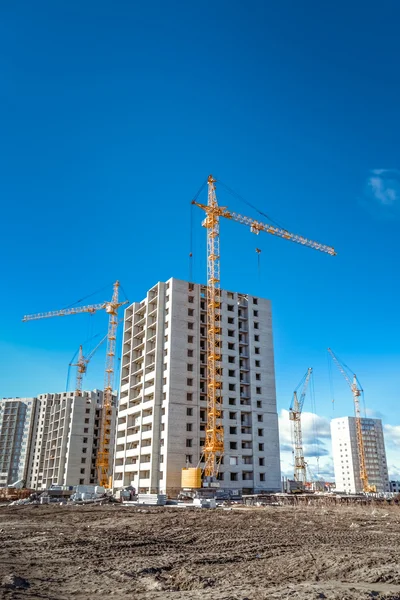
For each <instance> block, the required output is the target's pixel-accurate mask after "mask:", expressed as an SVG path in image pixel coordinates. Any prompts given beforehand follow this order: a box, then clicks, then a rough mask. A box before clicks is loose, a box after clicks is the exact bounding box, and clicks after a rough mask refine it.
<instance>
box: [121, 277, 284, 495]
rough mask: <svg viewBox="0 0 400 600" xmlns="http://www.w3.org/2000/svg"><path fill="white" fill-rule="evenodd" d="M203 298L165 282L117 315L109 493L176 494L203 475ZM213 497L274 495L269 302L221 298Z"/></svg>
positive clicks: (199, 291)
mask: <svg viewBox="0 0 400 600" xmlns="http://www.w3.org/2000/svg"><path fill="white" fill-rule="evenodd" d="M206 293H207V290H206V287H205V286H201V285H197V284H193V283H188V282H186V281H181V280H177V279H170V280H169V281H167V282H166V283H158V284H157V285H156V286H154V287H153V288H152V289H151V290H150V291H149V292H148V293H147V296H146V298H145V299H144V300H143V301H142V302H137V303H133V304H132V305H130V306H129V307H128V308H127V309H126V310H125V320H124V333H123V349H122V355H123V363H122V369H121V386H120V401H119V411H118V425H117V434H116V436H117V439H116V451H115V466H114V487H116V488H120V487H123V486H127V485H132V486H133V487H135V488H136V489H137V490H138V491H139V492H142V493H146V492H152V493H168V494H171V495H175V494H176V493H178V492H179V490H180V487H181V471H182V468H184V467H185V466H188V465H190V466H194V467H196V466H198V464H199V466H200V467H202V468H204V460H203V461H202V462H200V463H199V461H200V460H201V459H202V457H203V452H204V444H205V438H206V427H207V325H206V323H207V296H206ZM220 314H221V318H220V339H221V342H220V349H221V369H220V381H219V383H220V388H219V390H220V397H221V414H220V416H219V417H218V423H220V424H221V425H220V426H221V427H222V428H223V435H224V452H223V456H222V457H221V463H220V465H219V469H218V483H219V485H220V487H221V488H224V489H230V490H241V491H243V493H253V492H262V491H279V490H280V486H281V484H280V460H279V433H278V415H277V409H276V395H275V372H274V351H273V339H272V321H271V306H270V302H269V300H264V299H262V298H256V297H253V296H249V295H244V294H239V293H237V292H228V291H225V290H222V291H221V308H220Z"/></svg>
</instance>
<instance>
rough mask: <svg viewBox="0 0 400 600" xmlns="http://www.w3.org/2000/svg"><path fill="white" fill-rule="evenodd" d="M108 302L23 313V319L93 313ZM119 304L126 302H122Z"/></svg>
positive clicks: (32, 319)
mask: <svg viewBox="0 0 400 600" xmlns="http://www.w3.org/2000/svg"><path fill="white" fill-rule="evenodd" d="M107 304H108V302H102V303H101V304H90V305H89V306H76V307H75V308H64V309H62V310H53V311H50V312H45V313H37V314H36V315H25V316H24V317H23V319H22V320H23V321H34V320H36V319H49V318H50V317H66V316H67V315H76V314H78V313H95V312H96V310H104V309H105V308H106V306H107ZM121 304H126V302H123V303H121Z"/></svg>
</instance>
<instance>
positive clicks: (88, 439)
mask: <svg viewBox="0 0 400 600" xmlns="http://www.w3.org/2000/svg"><path fill="white" fill-rule="evenodd" d="M102 401H103V392H102V391H99V390H94V391H90V392H82V396H76V395H75V393H74V392H62V393H58V394H41V395H40V396H38V398H37V418H36V422H35V428H34V434H33V443H32V449H31V458H30V465H29V467H30V476H29V480H28V483H29V487H31V488H34V489H45V488H48V487H49V486H50V485H52V484H53V485H67V486H72V485H79V484H89V483H97V469H96V456H97V449H98V445H99V438H100V425H101V418H102ZM115 418H116V408H115V407H114V412H113V417H112V427H111V443H110V448H111V452H110V465H111V466H112V464H113V449H114V432H115Z"/></svg>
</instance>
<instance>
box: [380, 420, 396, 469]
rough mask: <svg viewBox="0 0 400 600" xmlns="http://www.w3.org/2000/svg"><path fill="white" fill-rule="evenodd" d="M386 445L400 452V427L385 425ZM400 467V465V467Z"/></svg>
mask: <svg viewBox="0 0 400 600" xmlns="http://www.w3.org/2000/svg"><path fill="white" fill-rule="evenodd" d="M383 433H384V435H385V445H386V446H387V447H388V448H398V449H399V450H400V425H384V426H383ZM399 466H400V465H399Z"/></svg>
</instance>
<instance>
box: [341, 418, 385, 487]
mask: <svg viewBox="0 0 400 600" xmlns="http://www.w3.org/2000/svg"><path fill="white" fill-rule="evenodd" d="M361 427H362V434H363V440H364V449H365V466H366V470H367V474H368V483H369V484H370V485H375V486H376V490H377V492H389V491H390V484H389V476H388V469H387V462H386V451H385V441H384V438H383V430H382V421H381V420H380V419H361ZM331 434H332V451H333V463H334V469H335V481H336V490H337V491H341V492H347V493H351V494H354V493H359V492H362V483H361V480H360V463H359V459H358V450H357V433H356V419H355V417H341V418H338V419H332V421H331Z"/></svg>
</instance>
